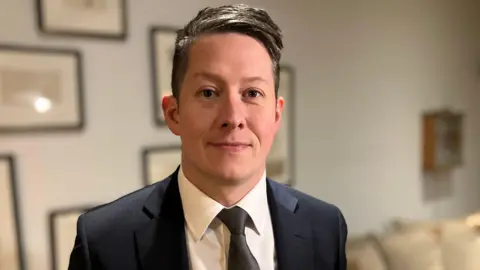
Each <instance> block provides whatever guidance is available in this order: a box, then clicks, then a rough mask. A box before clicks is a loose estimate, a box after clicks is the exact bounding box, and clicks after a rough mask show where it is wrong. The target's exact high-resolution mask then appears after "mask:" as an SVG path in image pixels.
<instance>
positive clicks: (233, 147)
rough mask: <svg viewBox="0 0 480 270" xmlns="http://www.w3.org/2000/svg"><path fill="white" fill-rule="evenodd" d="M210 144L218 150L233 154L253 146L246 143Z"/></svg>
mask: <svg viewBox="0 0 480 270" xmlns="http://www.w3.org/2000/svg"><path fill="white" fill-rule="evenodd" d="M209 144H210V145H211V146H213V147H215V148H217V149H221V150H224V151H231V152H239V151H242V150H245V149H247V148H249V147H251V146H252V145H251V144H249V143H245V142H212V143H209Z"/></svg>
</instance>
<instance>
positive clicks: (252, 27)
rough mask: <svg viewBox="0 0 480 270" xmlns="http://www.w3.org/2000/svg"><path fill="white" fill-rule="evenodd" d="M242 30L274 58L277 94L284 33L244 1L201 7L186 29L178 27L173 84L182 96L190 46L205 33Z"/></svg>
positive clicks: (175, 92)
mask: <svg viewBox="0 0 480 270" xmlns="http://www.w3.org/2000/svg"><path fill="white" fill-rule="evenodd" d="M211 33H239V34H244V35H248V36H250V37H252V38H255V39H256V40H258V41H260V42H261V43H262V44H263V46H264V47H265V48H266V49H267V51H268V53H269V55H270V58H271V59H272V63H273V67H272V71H273V74H274V78H275V95H277V94H278V84H279V76H280V75H279V72H280V68H279V65H280V58H281V51H282V49H283V41H282V32H281V30H280V28H279V27H278V25H277V24H275V22H274V21H273V20H272V18H271V17H270V16H269V15H268V13H267V12H266V11H265V10H263V9H260V8H254V7H249V6H247V5H244V4H236V5H223V6H219V7H207V8H204V9H202V10H200V11H199V12H198V14H197V16H196V17H195V18H193V19H192V20H191V21H190V22H189V23H188V24H187V25H185V27H184V28H183V29H180V30H178V32H177V39H176V41H175V53H174V56H173V67H172V80H171V87H172V92H173V96H174V97H175V98H177V99H178V98H179V96H180V88H181V84H182V81H183V78H184V76H185V73H186V70H187V67H188V52H189V50H190V47H191V46H192V44H193V43H194V42H195V40H196V39H198V38H199V37H200V36H201V35H203V34H211Z"/></svg>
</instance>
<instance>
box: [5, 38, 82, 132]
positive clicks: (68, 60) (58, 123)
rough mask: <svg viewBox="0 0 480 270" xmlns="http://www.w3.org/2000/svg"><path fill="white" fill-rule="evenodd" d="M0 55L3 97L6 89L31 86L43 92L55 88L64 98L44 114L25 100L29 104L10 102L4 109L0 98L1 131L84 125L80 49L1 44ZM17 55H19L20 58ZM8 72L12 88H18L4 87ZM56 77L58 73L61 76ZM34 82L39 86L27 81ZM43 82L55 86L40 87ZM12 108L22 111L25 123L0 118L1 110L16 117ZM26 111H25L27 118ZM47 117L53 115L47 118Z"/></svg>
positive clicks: (74, 128)
mask: <svg viewBox="0 0 480 270" xmlns="http://www.w3.org/2000/svg"><path fill="white" fill-rule="evenodd" d="M0 55H2V56H3V57H2V58H1V59H2V60H0V77H2V81H3V84H0V96H1V95H2V93H3V95H4V98H3V99H4V100H5V95H6V94H5V93H6V92H8V91H11V92H13V91H18V89H20V90H22V89H25V88H28V87H30V88H32V89H35V90H38V89H40V90H43V91H46V92H54V89H56V90H55V91H57V92H58V95H59V96H61V97H62V101H61V102H63V103H59V105H58V106H57V107H55V109H54V110H52V111H53V112H49V113H45V114H42V113H39V112H35V111H34V110H33V109H34V108H35V106H34V103H33V102H32V103H28V104H29V107H27V106H24V105H25V104H24V103H22V106H24V107H22V108H21V109H19V107H13V106H9V107H8V108H9V109H7V105H5V103H2V102H0V135H3V134H7V135H8V134H13V133H15V134H19V133H42V132H79V131H81V130H83V129H84V127H85V100H84V99H85V93H84V78H83V55H82V53H81V52H80V50H78V49H74V48H61V47H53V46H48V47H47V46H32V45H19V44H0ZM6 59H10V60H6ZM16 59H21V60H22V61H18V60H16ZM20 62H21V63H23V66H22V65H20V64H19V63H20ZM2 68H3V69H2ZM9 68H11V70H9ZM6 74H7V75H6ZM22 75H23V76H31V77H29V78H28V79H29V80H25V79H22V78H21V77H20V76H22ZM3 76H5V77H3ZM7 76H8V78H9V79H8V82H9V83H8V84H9V86H11V89H17V90H8V89H9V88H8V87H5V84H7V83H6V81H7V80H6V79H5V78H7ZM42 76H44V77H42ZM57 77H60V79H58V78H57ZM65 78H70V79H71V80H66V79H65ZM42 79H43V80H42ZM53 79H55V80H53ZM34 82H36V83H38V85H33V86H37V88H38V89H37V88H36V87H32V85H28V83H32V84H33V83H34ZM45 82H48V83H50V84H47V83H45ZM52 82H56V83H57V84H52ZM44 84H47V85H49V86H52V85H55V86H56V87H57V88H55V87H52V88H48V87H43V89H42V87H41V85H44ZM12 85H13V86H12ZM66 85H67V86H68V87H69V88H68V89H67V88H65V86H66ZM22 87H24V88H22ZM32 93H33V92H32ZM29 94H30V93H29ZM41 94H43V93H41ZM20 96H21V95H20ZM12 97H14V98H13V99H15V95H14V94H12ZM22 98H23V97H22ZM0 100H1V99H0ZM22 100H23V99H22ZM22 102H23V101H22ZM29 102H30V101H29ZM67 104H69V105H67ZM17 105H18V104H17ZM17 105H15V106H17ZM30 106H31V107H30ZM57 108H59V109H57ZM19 110H21V111H20V113H18V112H19ZM13 112H17V113H18V115H23V117H24V118H23V119H22V120H21V121H25V123H24V122H18V123H15V124H12V123H10V124H8V123H7V121H13V120H8V119H7V118H6V117H5V118H3V119H2V117H1V115H2V114H3V115H4V116H5V115H8V116H9V119H13V118H12V117H16V116H13ZM54 113H55V114H54ZM25 115H28V120H27V117H25ZM67 115H70V116H68V120H62V118H65V119H67ZM48 117H50V118H52V119H50V120H48ZM19 118H20V116H19ZM19 121H20V120H19ZM28 121H30V123H27V122H28Z"/></svg>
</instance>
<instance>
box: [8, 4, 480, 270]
mask: <svg viewBox="0 0 480 270" xmlns="http://www.w3.org/2000/svg"><path fill="white" fill-rule="evenodd" d="M41 2H44V3H43V6H42V7H43V8H44V10H41V9H40V8H39V6H38V5H39V3H41ZM60 2H62V1H60V0H57V1H53V0H52V1H46V0H45V1H38V2H37V1H33V0H0V43H1V44H2V46H3V45H8V47H0V71H2V72H3V73H1V74H3V77H2V75H0V85H2V88H0V96H2V97H1V98H0V125H1V127H0V129H1V130H2V131H4V130H5V132H0V155H4V156H8V157H13V160H14V164H15V166H14V168H15V170H14V173H15V176H16V177H15V183H16V184H15V187H16V194H17V202H18V205H17V206H18V207H17V208H16V209H17V210H18V221H19V222H18V223H15V224H18V231H19V232H20V234H21V236H20V237H19V239H21V241H20V243H21V244H19V246H21V248H17V247H15V250H22V252H17V253H18V254H21V253H23V254H24V255H23V262H24V264H23V265H24V266H28V269H33V270H47V269H54V268H52V267H54V266H53V265H55V264H58V265H61V264H62V262H56V263H54V262H52V260H58V261H61V259H58V257H61V256H63V257H65V254H66V253H67V252H65V251H61V250H59V246H61V245H64V244H62V243H60V242H61V241H64V242H65V243H67V244H68V245H70V247H71V246H72V245H73V242H71V241H72V240H71V238H68V237H71V235H70V236H68V235H69V234H68V233H67V232H61V231H58V232H55V230H54V229H52V226H51V223H50V214H51V213H52V211H57V212H58V211H60V212H62V209H63V210H65V209H66V210H68V209H79V208H82V207H84V206H85V207H87V206H89V205H96V204H100V203H104V202H108V201H111V200H114V199H116V198H118V197H120V196H122V195H125V194H127V193H129V192H131V191H133V190H136V189H139V188H141V187H142V186H143V185H144V174H145V171H144V170H145V168H144V164H143V161H144V159H143V158H144V154H145V152H144V151H145V149H146V148H148V147H151V146H155V147H156V146H158V147H162V146H169V145H175V144H178V143H179V139H178V138H177V137H175V136H174V135H172V134H171V133H170V131H169V130H168V129H167V128H165V127H163V126H161V125H158V124H157V122H156V121H155V116H154V108H153V106H154V104H155V103H154V102H153V101H152V99H154V96H153V95H152V88H154V86H153V84H154V81H155V80H154V79H153V78H152V77H154V76H153V74H154V73H152V61H154V57H155V56H154V54H152V50H151V32H150V29H151V28H152V27H173V28H175V27H182V26H183V25H184V24H185V23H187V22H188V21H189V20H190V19H191V18H193V17H194V16H195V15H196V13H197V12H198V10H200V9H201V8H203V7H205V6H207V5H209V6H216V5H220V4H226V3H234V1H230V0H228V1H225V0H222V1H220V0H218V1H217V0H202V1H186V0H177V1H165V0H155V1H154V0H142V1H128V2H127V5H126V10H125V14H124V15H126V17H124V18H123V19H122V17H121V15H118V14H121V13H122V12H119V10H121V7H122V6H121V5H119V4H114V3H113V2H119V1H108V0H104V1H80V0H78V1H72V0H71V1H67V2H69V5H70V8H71V9H72V10H73V11H65V12H71V15H68V16H66V15H64V16H63V19H62V15H61V14H62V8H65V9H67V8H66V7H65V6H62V5H61V4H60ZM87 2H88V3H87ZM90 2H91V3H90ZM243 3H246V4H251V5H253V6H257V7H263V8H266V9H267V11H268V12H269V13H270V15H271V16H272V17H273V19H274V20H275V21H276V22H277V23H278V24H279V25H280V27H281V28H282V29H283V33H284V45H285V49H284V54H283V58H282V62H283V63H285V65H288V66H289V67H291V69H292V70H293V71H294V73H295V80H294V85H295V87H294V92H293V96H294V97H291V98H290V100H288V99H287V103H288V102H291V103H290V106H291V107H290V108H291V110H292V111H291V113H292V115H293V116H292V118H291V121H290V122H289V129H292V130H293V131H294V132H293V133H291V134H294V136H292V140H291V142H292V146H291V148H290V149H293V150H292V152H290V153H291V158H292V159H294V161H293V163H292V164H294V169H292V172H294V174H293V175H292V178H293V179H294V181H293V186H294V187H295V188H297V189H299V190H301V191H304V192H306V193H308V194H311V195H312V196H315V197H317V198H320V199H322V200H325V201H328V202H330V203H333V204H335V205H337V206H338V207H339V208H340V209H341V210H342V212H343V214H344V215H345V217H346V219H347V223H348V225H349V231H350V236H351V237H352V238H354V237H361V236H362V235H367V234H370V233H373V234H375V235H380V234H382V235H383V234H384V233H385V230H386V228H390V226H391V224H392V221H395V220H396V221H398V220H409V221H415V222H424V221H425V222H426V221H438V220H464V219H465V218H466V217H470V216H471V215H473V214H475V213H476V212H477V211H480V106H479V101H480V83H479V82H480V80H479V79H480V3H479V2H478V1H453V0H451V1H394V0H391V1H390V0H389V1H369V0H366V1H287V0H276V1H253V0H249V1H243ZM82 5H93V6H94V9H95V8H98V10H101V11H98V10H97V11H95V12H99V13H98V14H100V13H101V14H103V15H98V14H97V13H95V14H97V15H95V16H98V18H97V19H91V20H90V19H88V18H89V17H88V16H85V14H89V13H88V12H87V13H82V12H84V11H81V10H82V7H81V6H82ZM96 5H98V6H96ZM109 7H110V8H111V7H115V8H112V9H111V10H109ZM76 8H78V9H77V10H76V11H75V9H76ZM83 8H85V7H83ZM102 12H103V13H102ZM67 14H68V13H67ZM55 16H56V17H55ZM76 16H77V17H76ZM82 16H83V17H82ZM92 16H93V15H92ZM40 17H43V20H44V21H43V22H41V20H40ZM48 18H52V19H48ZM102 18H103V19H102ZM105 18H106V19H105ZM115 18H120V19H121V20H120V21H116V20H117V19H115ZM48 20H50V23H45V22H46V21H48ZM74 21H76V22H78V23H77V24H75V25H74V24H73V23H72V22H74ZM69 23H70V24H69ZM123 23H124V26H125V28H121V26H122V25H123ZM62 24H63V26H64V27H65V29H67V28H68V29H70V34H62V33H60V32H58V33H55V27H60V26H61V25H62ZM42 25H43V28H42ZM82 27H83V28H82ZM102 27H104V28H102ZM79 29H87V30H88V31H90V32H94V31H99V32H102V31H103V33H104V34H105V36H103V37H100V36H98V37H92V36H81V35H75V31H76V33H77V34H78V33H80V32H81V30H79ZM119 29H120V30H122V29H123V30H122V31H123V32H122V31H120V30H119ZM119 31H120V32H119ZM71 33H73V34H71ZM112 33H113V34H112ZM122 33H124V34H122ZM109 34H110V35H118V37H114V38H112V37H111V36H110V37H108V36H107V35H109ZM17 46H20V47H25V46H27V47H33V48H38V47H42V48H56V49H65V48H66V49H74V50H77V51H78V52H80V54H81V61H82V62H81V64H82V66H81V78H82V80H83V85H82V89H83V91H82V92H83V95H84V96H83V97H84V99H83V107H82V108H83V110H84V125H83V126H81V128H78V129H76V128H72V129H70V130H61V129H58V130H44V131H40V132H39V131H38V130H27V129H25V130H20V129H19V130H20V131H18V132H17V131H15V129H12V128H11V126H13V125H15V123H19V122H21V121H24V120H22V117H27V118H29V120H28V121H31V122H32V123H37V124H38V123H42V124H44V123H45V122H41V121H43V120H38V119H37V120H36V118H35V117H37V118H38V116H35V115H34V114H22V113H21V112H20V111H18V110H16V109H11V107H9V103H8V98H7V97H8V93H9V91H12V89H17V88H18V87H17V88H15V87H10V88H9V87H8V84H7V83H6V81H8V80H7V78H10V79H9V80H12V78H16V77H15V76H13V75H8V74H9V73H8V72H7V71H8V70H10V71H11V70H15V69H12V68H10V69H8V68H5V67H7V66H9V65H10V67H17V68H19V67H22V68H23V69H25V70H27V69H28V68H29V67H30V68H33V67H35V68H36V70H37V71H38V70H41V69H42V68H45V70H52V69H51V68H52V67H50V65H52V66H54V67H57V68H58V67H65V69H69V68H71V67H74V65H72V64H71V63H72V62H69V61H71V59H70V60H69V59H53V60H52V61H56V62H55V64H52V63H49V62H48V61H49V60H48V59H42V58H41V56H36V58H35V57H33V58H32V57H30V58H28V57H26V58H22V56H18V55H16V54H15V53H14V52H12V51H15V50H12V48H14V47H17ZM32 59H33V60H32ZM29 63H31V64H29ZM42 63H44V65H43V64H42ZM2 68H3V69H2ZM49 68H50V69H49ZM72 70H73V69H72ZM60 73H61V74H63V75H61V76H64V77H63V81H62V82H60V83H58V82H57V84H55V83H52V81H55V79H53V78H54V76H53V75H52V76H53V77H52V76H51V77H50V80H52V81H50V83H52V85H54V84H55V85H56V86H55V87H59V88H58V89H60V90H58V89H57V90H58V91H60V92H61V93H63V96H64V97H65V96H68V95H69V93H68V92H66V91H67V90H65V89H75V87H78V85H77V84H75V83H69V82H68V79H70V80H71V81H72V82H73V81H74V80H73V79H72V78H70V77H71V76H74V75H76V74H77V73H75V72H70V71H65V72H64V73H62V72H60ZM22 74H23V75H24V76H27V75H28V74H27V72H23V73H22ZM57 75H58V74H57ZM77 75H78V74H77ZM28 76H29V77H28V78H29V80H37V82H38V81H39V80H48V78H47V77H48V76H47V77H42V78H43V79H39V78H38V76H40V75H38V74H37V75H32V74H30V75H28ZM35 76H37V77H35ZM69 76H70V77H69ZM35 78H36V79H35ZM17 80H18V81H20V82H22V81H27V80H28V79H19V78H17ZM168 83H169V81H168ZM19 85H20V84H19ZM62 87H63V88H62ZM69 87H70V88H69ZM8 89H10V90H8ZM52 89H53V87H52ZM62 89H63V90H62ZM2 90H3V91H2ZM62 91H65V92H62ZM72 93H75V92H74V91H73V92H72ZM70 95H71V93H70ZM54 96H55V95H53V94H52V97H54ZM52 99H54V98H52ZM67 99H68V98H65V100H67ZM71 100H75V99H71ZM2 101H3V103H2ZM66 103H68V102H66ZM49 104H50V103H48V102H45V101H44V102H43V103H42V102H40V103H39V104H37V105H36V106H37V107H36V108H37V113H38V110H42V108H45V107H47V108H48V107H49V106H50V105H49ZM10 105H11V104H10ZM67 105H68V106H73V107H71V108H70V109H68V108H67V109H65V111H64V112H65V114H69V113H70V114H71V115H69V116H68V117H64V118H62V117H63V116H61V115H60V114H59V115H57V116H56V118H51V119H49V121H50V120H51V121H52V123H54V122H55V121H57V120H58V121H60V120H61V121H64V122H65V123H77V122H75V121H76V120H75V119H77V120H78V119H80V118H79V114H78V113H77V114H76V112H77V111H78V110H77V109H78V108H77V107H75V101H72V104H70V105H69V104H63V105H62V106H67ZM2 107H3V108H2ZM39 108H40V109H39ZM72 108H74V109H72ZM12 119H14V120H12ZM23 119H26V118H23ZM72 119H73V120H72ZM70 120H71V121H70ZM15 121H18V122H15ZM28 121H27V122H28ZM35 121H37V122H35ZM435 123H439V124H438V125H443V126H444V127H445V126H446V128H444V129H441V128H439V127H438V126H437V124H435ZM74 126H75V124H74ZM9 127H10V128H9ZM12 130H13V131H12ZM439 130H440V131H439ZM441 130H443V131H441ZM427 152H428V153H430V154H428V153H427ZM427 159H428V160H427ZM5 160H9V159H5ZM437 165H438V166H437ZM0 168H1V167H0ZM6 168H7V167H4V169H3V170H4V173H3V175H1V174H0V177H2V176H3V177H4V180H5V179H7V178H8V179H11V178H12V177H10V178H9V177H7V176H8V175H9V174H8V173H7V171H8V170H7V169H6ZM437 168H441V170H438V169H437ZM0 172H1V169H0ZM10 176H11V173H10ZM0 180H2V179H1V178H0ZM0 187H5V190H4V191H3V193H2V192H0V194H4V195H2V196H3V199H2V198H1V197H0V200H3V201H2V202H0V204H2V203H3V202H7V201H11V200H10V198H13V196H11V192H10V190H11V186H8V185H4V184H2V185H1V186H0ZM7 187H8V188H9V189H8V190H7ZM9 194H10V195H9ZM7 195H9V196H11V197H7ZM5 198H7V199H5ZM4 205H6V204H4ZM12 205H13V204H12ZM7 212H8V211H7V210H4V211H3V212H1V211H0V214H2V215H4V217H3V218H6V219H8V218H11V215H10V216H9V214H8V213H9V212H8V213H7ZM10 214H11V213H10ZM1 219H2V218H0V220H1ZM6 219H3V220H6ZM73 220H74V218H73ZM2 222H4V221H0V223H2ZM402 222H403V223H405V222H404V221H402ZM71 223H72V222H71V221H70V227H72V226H71ZM403 223H402V224H403ZM5 224H6V221H5ZM12 224H13V223H12ZM395 224H397V223H395ZM436 224H438V223H436ZM60 226H61V225H58V226H57V227H56V228H57V229H58V228H60ZM65 226H68V225H65ZM402 226H403V225H402ZM12 228H13V227H8V230H10V231H9V232H8V233H4V234H7V235H11V233H10V232H13V231H15V230H12ZM5 232H7V229H5ZM52 234H56V235H57V236H56V237H57V238H56V239H57V240H52ZM0 235H1V233H0ZM61 235H64V236H61ZM1 237H2V236H0V243H3V244H0V254H2V253H1V252H2V251H1V250H6V249H8V247H9V245H15V244H11V243H16V242H15V241H16V240H8V239H10V238H11V237H10V238H9V237H6V236H4V237H3V239H7V240H8V241H7V240H4V241H3V242H1V241H2V240H1V239H2V238H1ZM61 237H66V238H65V239H67V240H58V239H59V238H61ZM409 237H413V236H411V235H409V236H404V237H403V238H401V239H410V240H408V241H413V240H412V238H409ZM395 239H396V240H395V241H397V240H398V238H395ZM415 239H423V238H415ZM9 241H10V242H9ZM52 241H60V242H58V243H56V244H53V246H56V248H52ZM392 241H393V240H392ZM392 241H391V242H388V243H390V244H391V245H393V244H392V243H393V242H395V241H393V242H392ZM398 241H400V240H398ZM398 241H397V242H398ZM418 241H420V240H418ZM469 241H470V240H469ZM397 242H395V243H397ZM414 242H415V241H414ZM9 243H10V244H9ZM416 243H417V244H418V243H419V242H416ZM422 243H423V242H422ZM469 243H470V242H469ZM472 243H473V242H472ZM387 246H388V245H387ZM420 246H421V245H420ZM423 247H424V249H426V248H425V247H427V246H425V245H424V246H423ZM428 247H429V248H430V247H431V246H429V245H428ZM408 249H409V248H405V250H408ZM410 250H411V249H410ZM422 250H423V249H422ZM455 250H459V249H457V248H455ZM478 250H480V248H478V247H477V251H478ZM62 252H63V253H62ZM68 252H69V250H68ZM372 252H373V251H372ZM418 252H420V251H417V253H418ZM52 253H55V254H57V255H52ZM384 253H385V252H384ZM387 253H388V252H387ZM5 254H6V253H3V255H2V256H4V259H3V260H4V261H5V260H9V259H8V258H7V257H8V256H10V255H8V256H7V255H5ZM18 254H17V255H15V256H18ZM62 254H63V255H62ZM369 254H370V253H369ZM402 254H404V253H402ZM463 254H469V255H468V256H467V255H462V256H463V257H462V258H467V257H468V258H467V259H465V260H464V262H460V261H459V259H458V258H459V257H458V256H457V257H455V258H457V259H456V260H454V261H455V262H454V263H452V264H454V265H455V266H456V267H454V268H452V269H455V270H458V269H477V270H478V269H480V265H478V264H477V268H474V267H473V266H471V265H472V262H471V258H473V257H472V255H471V254H473V253H469V252H467V251H465V253H463ZM476 254H480V253H476ZM372 256H373V255H372ZM382 256H383V255H382ZM398 256H400V255H398ZM409 256H413V255H412V254H410V255H409ZM459 256H460V255H459ZM477 256H478V257H480V255H477ZM361 257H363V258H366V257H368V256H367V255H362V256H361ZM377 257H378V256H377ZM380 257H381V256H380ZM400 257H401V256H400ZM423 257H425V256H423ZM0 258H1V257H0ZM372 258H373V257H372ZM407 258H409V257H407ZM410 258H411V257H410ZM372 260H373V259H372ZM377 260H379V259H377ZM352 261H353V260H352ZM390 261H392V259H390ZM393 261H395V260H393ZM412 261H414V260H412ZM466 261H468V263H466ZM64 263H65V261H63V264H64ZM368 263H372V262H367V263H365V262H363V264H364V265H368ZM461 263H463V264H464V265H467V264H468V265H470V267H472V268H459V264H461ZM358 264H362V263H358ZM7 265H8V263H7ZM11 265H12V267H13V268H5V269H15V268H14V267H17V269H19V270H20V269H21V267H20V265H21V263H17V262H11ZM351 267H354V266H351ZM375 267H377V266H375ZM378 267H380V266H378ZM465 267H466V266H465ZM57 268H58V269H66V268H61V267H59V266H57ZM0 269H3V268H2V261H1V260H0ZM25 269H27V268H25ZM351 269H353V268H351ZM358 269H360V268H358ZM363 269H368V270H375V269H386V268H374V267H373V266H369V268H363ZM390 269H393V268H390ZM395 269H397V268H395ZM404 269H405V268H404ZM409 269H414V268H409ZM415 269H434V268H428V267H427V268H422V267H420V268H415ZM435 269H437V268H435ZM15 270H16V269H15Z"/></svg>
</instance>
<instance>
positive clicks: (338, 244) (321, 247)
mask: <svg viewBox="0 0 480 270" xmlns="http://www.w3.org/2000/svg"><path fill="white" fill-rule="evenodd" d="M269 183H270V186H271V189H272V190H273V193H275V194H276V197H277V201H279V202H280V203H281V204H282V205H283V207H285V208H286V209H290V210H292V211H293V212H294V213H295V216H296V218H295V220H296V221H295V224H292V225H291V227H290V228H291V229H293V230H296V229H297V228H298V227H299V226H301V227H303V228H308V229H305V230H304V232H303V234H304V236H305V237H306V236H307V234H308V232H307V231H309V232H311V239H312V248H313V250H314V253H315V258H316V261H317V262H316V264H318V265H321V266H322V267H324V268H325V269H330V268H329V267H332V268H333V269H342V270H343V269H346V254H345V245H346V240H347V235H348V228H347V223H346V221H345V218H344V215H343V214H342V211H341V210H340V209H339V207H337V206H336V205H334V204H332V203H329V202H326V201H323V200H321V199H318V198H315V197H313V196H311V195H308V194H306V193H304V192H301V191H299V190H296V189H294V188H291V187H288V186H285V185H282V184H279V183H275V182H274V181H269ZM292 218H293V216H292ZM283 222H286V221H283ZM289 223H291V222H289ZM322 269H323V268H322Z"/></svg>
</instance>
